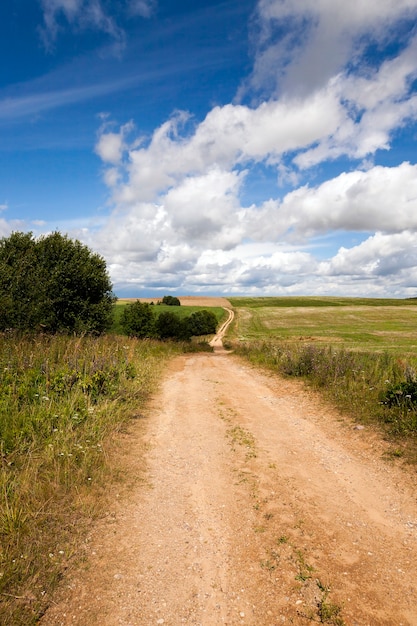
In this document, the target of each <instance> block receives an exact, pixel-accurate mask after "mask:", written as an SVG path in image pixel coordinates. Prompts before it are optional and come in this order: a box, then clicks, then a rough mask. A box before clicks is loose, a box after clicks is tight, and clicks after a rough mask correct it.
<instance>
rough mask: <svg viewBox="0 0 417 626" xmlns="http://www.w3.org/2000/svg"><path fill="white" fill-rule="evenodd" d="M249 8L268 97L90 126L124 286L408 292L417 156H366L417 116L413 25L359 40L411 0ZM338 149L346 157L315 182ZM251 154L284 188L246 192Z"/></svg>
mask: <svg viewBox="0 0 417 626" xmlns="http://www.w3.org/2000/svg"><path fill="white" fill-rule="evenodd" d="M74 1H75V0H74ZM80 1H81V0H80ZM139 5H140V3H138V4H137V6H139ZM257 15H258V27H259V29H258V33H257V40H256V58H255V65H254V71H253V73H252V75H251V77H250V80H249V81H248V82H247V83H246V88H250V89H253V88H255V89H259V92H263V93H265V85H266V82H269V84H270V85H273V88H271V89H270V90H269V97H268V99H264V100H263V101H261V102H258V103H256V101H255V103H253V104H251V105H249V104H243V101H242V100H241V101H240V103H239V99H237V100H236V101H235V102H234V103H229V104H225V105H223V106H216V107H214V108H213V109H212V110H210V111H209V112H208V113H207V115H206V116H205V118H204V119H202V120H201V121H197V120H194V119H193V118H192V116H191V115H190V114H189V113H188V112H184V111H182V112H181V111H177V112H175V113H174V114H173V115H172V116H171V117H170V118H169V119H168V120H166V121H165V122H164V123H162V124H161V125H160V126H159V127H158V128H156V129H155V130H154V131H153V132H152V133H151V134H150V136H148V137H145V136H143V135H141V134H139V133H138V136H137V137H134V136H133V135H134V127H133V125H131V124H128V125H125V126H123V127H121V128H120V129H117V128H115V127H114V126H111V125H109V123H108V122H106V125H104V126H103V127H102V128H101V129H100V132H99V136H98V140H97V145H96V153H97V154H98V155H99V157H100V158H101V159H102V162H103V165H104V177H105V182H106V184H107V185H108V187H109V194H110V198H111V203H112V205H113V211H112V213H111V215H110V217H109V219H108V221H107V223H106V224H105V226H104V227H102V228H101V229H99V230H98V231H97V232H96V233H94V234H92V235H91V237H92V239H91V241H92V242H93V244H94V247H96V248H98V249H100V250H101V252H102V253H103V254H104V255H105V256H106V258H107V259H109V262H110V268H111V272H112V277H113V280H114V281H115V282H116V283H117V284H118V285H120V286H121V287H126V288H127V287H128V286H136V287H137V288H138V289H142V288H144V287H146V288H148V289H152V288H153V289H155V290H157V289H164V288H166V287H170V288H172V289H177V290H180V291H182V292H183V293H193V292H198V291H201V290H203V291H205V292H209V293H210V292H211V293H221V292H225V293H253V294H255V293H262V294H265V295H267V294H284V293H286V294H291V293H293V294H295V293H317V294H320V293H335V294H336V293H340V294H345V295H363V293H364V290H365V292H366V293H367V294H368V295H374V296H385V295H387V294H391V295H410V294H412V295H414V294H413V289H414V288H415V286H416V284H417V270H415V269H414V268H416V267H417V252H416V251H417V182H416V181H417V165H416V164H413V163H410V162H403V163H398V164H397V165H394V166H391V167H383V166H380V165H374V164H373V159H376V158H377V155H378V151H380V150H384V151H388V150H390V148H391V143H392V141H393V137H394V136H395V133H396V132H397V131H398V130H399V129H402V128H403V127H404V126H405V125H406V124H409V123H415V122H416V121H417V96H416V95H415V81H416V80H417V36H416V35H415V31H414V29H413V28H412V27H410V25H409V24H408V28H404V33H405V34H404V37H403V38H402V40H401V43H400V44H399V45H398V46H397V48H396V49H395V50H394V48H392V50H391V52H390V53H387V54H382V55H379V54H374V56H373V57H372V55H367V53H368V52H369V46H371V45H376V46H377V48H378V50H379V51H382V50H385V46H387V45H389V44H390V43H392V39H391V37H392V33H396V34H398V30H399V29H400V28H401V27H402V26H404V25H405V24H406V22H407V20H415V17H417V0H378V2H376V0H370V1H369V2H366V3H364V2H362V1H361V0H353V2H351V3H348V4H346V2H342V1H341V0H300V1H299V2H297V3H295V2H292V1H291V0H260V2H259V3H258V9H257ZM413 23H414V22H413ZM241 93H243V91H242V92H241ZM135 121H136V123H137V124H138V126H140V120H135ZM341 157H343V158H344V159H346V160H350V164H349V165H348V167H347V168H346V171H344V172H341V173H339V174H337V173H335V174H334V175H333V177H331V178H330V179H329V180H327V181H324V182H319V183H316V184H314V185H313V184H312V182H311V180H314V178H313V177H310V178H309V175H310V172H311V170H312V168H316V167H317V166H318V165H325V164H326V163H327V162H329V161H331V160H333V161H335V160H336V159H339V158H341ZM359 164H361V165H359ZM254 166H256V168H258V171H259V169H261V170H262V171H263V172H265V173H267V175H268V176H270V174H271V173H272V174H273V175H275V177H276V180H277V182H280V181H281V182H282V183H284V184H286V185H289V184H290V183H291V184H292V185H293V187H292V188H288V187H287V188H286V191H285V192H281V193H280V192H279V190H280V188H279V186H278V185H277V187H276V189H277V191H276V194H275V196H274V195H273V194H272V197H270V196H269V195H268V196H266V197H262V196H261V195H260V197H259V199H257V201H256V202H253V203H252V204H250V203H247V204H245V202H244V200H243V198H244V197H245V191H246V185H247V180H248V179H249V178H250V176H251V171H253V168H254ZM306 180H307V181H310V182H309V183H306ZM338 233H339V234H340V233H342V234H343V235H344V239H345V244H344V245H343V246H341V245H339V244H336V242H337V234H338ZM326 246H327V247H326Z"/></svg>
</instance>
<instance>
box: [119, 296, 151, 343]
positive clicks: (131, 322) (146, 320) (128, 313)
mask: <svg viewBox="0 0 417 626" xmlns="http://www.w3.org/2000/svg"><path fill="white" fill-rule="evenodd" d="M120 324H121V326H122V328H123V330H124V331H125V333H127V334H128V335H129V336H130V337H140V338H144V337H155V336H156V334H157V333H156V328H155V316H154V309H153V307H152V306H151V305H150V304H149V303H148V302H140V300H136V302H133V303H132V304H128V305H127V306H126V308H125V309H124V311H123V314H122V317H121V320H120Z"/></svg>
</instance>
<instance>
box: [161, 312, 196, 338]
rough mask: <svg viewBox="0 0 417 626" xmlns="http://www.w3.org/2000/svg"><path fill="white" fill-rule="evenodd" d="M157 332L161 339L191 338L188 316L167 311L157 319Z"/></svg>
mask: <svg viewBox="0 0 417 626" xmlns="http://www.w3.org/2000/svg"><path fill="white" fill-rule="evenodd" d="M155 325H156V332H157V334H158V337H159V338H160V339H184V340H187V339H190V337H191V335H190V334H189V332H188V324H187V318H185V319H184V318H180V317H178V315H175V313H172V312H171V311H165V312H163V313H161V314H160V315H158V317H157V319H156V324H155Z"/></svg>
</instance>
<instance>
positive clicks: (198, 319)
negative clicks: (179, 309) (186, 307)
mask: <svg viewBox="0 0 417 626" xmlns="http://www.w3.org/2000/svg"><path fill="white" fill-rule="evenodd" d="M187 325H188V332H189V334H190V336H191V337H192V336H196V337H197V336H199V335H212V334H213V333H215V332H216V329H217V317H216V315H215V314H214V313H213V311H206V310H203V311H195V313H191V315H190V316H189V317H188V319H187Z"/></svg>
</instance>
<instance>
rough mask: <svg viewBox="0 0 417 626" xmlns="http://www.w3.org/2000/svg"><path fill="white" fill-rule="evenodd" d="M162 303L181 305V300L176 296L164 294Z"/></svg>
mask: <svg viewBox="0 0 417 626" xmlns="http://www.w3.org/2000/svg"><path fill="white" fill-rule="evenodd" d="M162 304H166V305H167V306H181V302H180V301H179V299H178V298H176V297H175V296H164V297H163V298H162Z"/></svg>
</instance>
